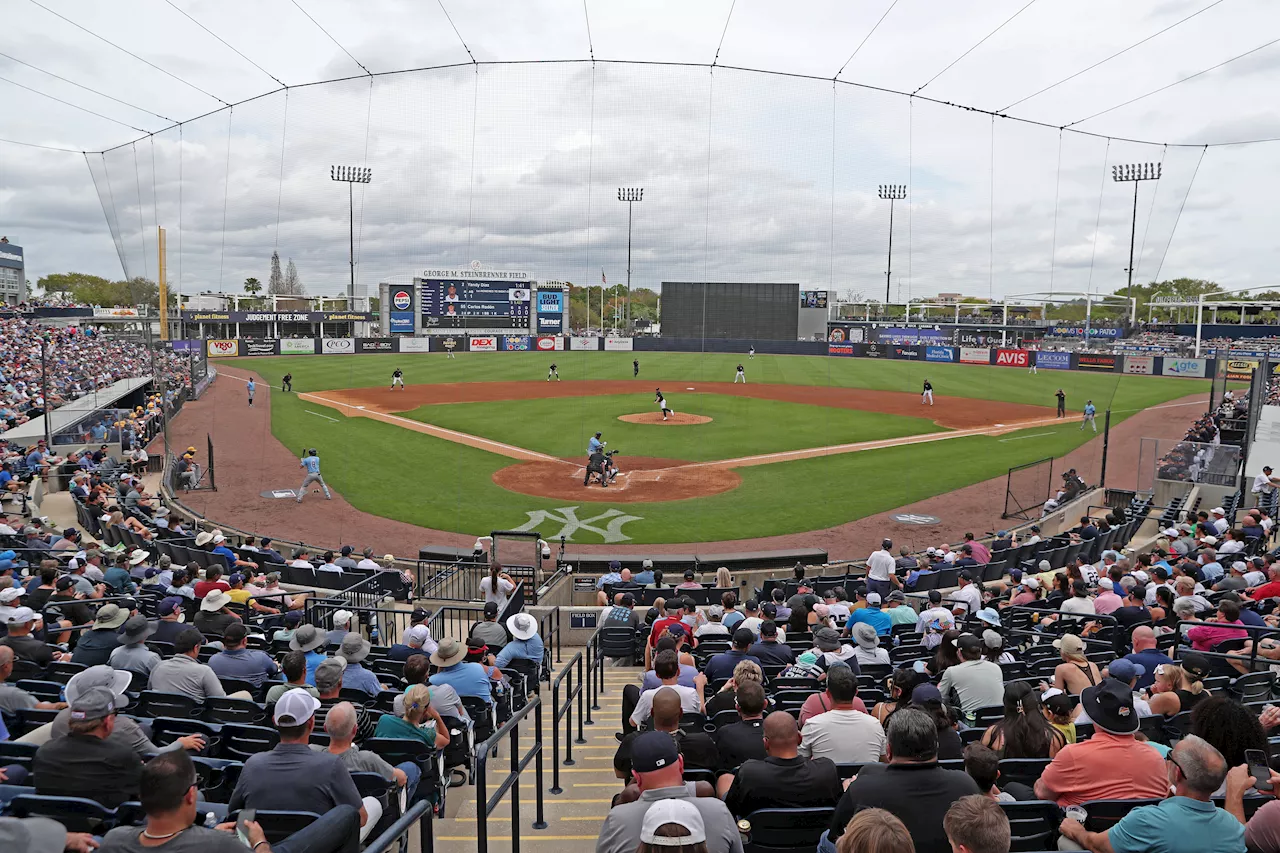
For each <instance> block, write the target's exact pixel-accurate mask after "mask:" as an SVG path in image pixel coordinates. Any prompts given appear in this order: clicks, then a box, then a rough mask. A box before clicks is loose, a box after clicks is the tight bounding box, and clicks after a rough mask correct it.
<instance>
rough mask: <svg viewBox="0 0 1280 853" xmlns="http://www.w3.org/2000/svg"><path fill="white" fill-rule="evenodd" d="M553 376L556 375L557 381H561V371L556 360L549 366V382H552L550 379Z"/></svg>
mask: <svg viewBox="0 0 1280 853" xmlns="http://www.w3.org/2000/svg"><path fill="white" fill-rule="evenodd" d="M552 376H554V377H555V378H556V381H557V382H559V381H560V371H559V370H557V369H556V363H555V362H554V361H553V362H551V366H550V367H548V368H547V381H548V382H550V381H551V377H552Z"/></svg>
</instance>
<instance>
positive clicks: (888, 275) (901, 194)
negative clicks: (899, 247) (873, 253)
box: [880, 184, 907, 309]
mask: <svg viewBox="0 0 1280 853" xmlns="http://www.w3.org/2000/svg"><path fill="white" fill-rule="evenodd" d="M906 197H907V185H906V184H881V185H880V198H882V199H885V200H887V201H888V202H889V264H888V266H887V267H886V268H885V271H884V306H885V308H886V309H887V308H888V307H889V286H890V282H891V281H892V277H893V203H894V202H895V201H901V200H902V199H904V198H906Z"/></svg>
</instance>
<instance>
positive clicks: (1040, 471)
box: [1001, 456, 1053, 519]
mask: <svg viewBox="0 0 1280 853" xmlns="http://www.w3.org/2000/svg"><path fill="white" fill-rule="evenodd" d="M1052 488H1053V457H1052V456H1050V457H1046V458H1044V459H1039V460H1037V461H1035V462H1028V463H1027V464H1025V465H1015V466H1014V467H1012V468H1010V469H1009V475H1008V478H1007V479H1006V480H1005V490H1004V515H1002V516H1001V518H1021V519H1029V518H1031V517H1032V516H1033V515H1034V514H1035V513H1036V511H1037V510H1039V509H1040V507H1042V506H1044V504H1045V501H1047V500H1049V498H1050V496H1051V493H1050V490H1051V489H1052Z"/></svg>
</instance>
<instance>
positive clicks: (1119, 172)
mask: <svg viewBox="0 0 1280 853" xmlns="http://www.w3.org/2000/svg"><path fill="white" fill-rule="evenodd" d="M1162 171H1163V164H1162V163H1126V164H1124V165H1120V166H1112V167H1111V180H1113V181H1115V182H1116V183H1124V182H1125V181H1130V182H1132V183H1133V223H1132V224H1131V225H1130V226H1129V268H1128V269H1127V270H1126V272H1127V273H1129V286H1128V290H1127V291H1126V292H1125V296H1127V297H1129V298H1130V299H1132V298H1133V241H1134V237H1135V236H1137V233H1138V184H1140V183H1142V182H1143V181H1158V180H1160V174H1161V172H1162ZM1135 319H1136V318H1135V317H1130V318H1129V322H1131V323H1132V322H1133V321H1134V320H1135Z"/></svg>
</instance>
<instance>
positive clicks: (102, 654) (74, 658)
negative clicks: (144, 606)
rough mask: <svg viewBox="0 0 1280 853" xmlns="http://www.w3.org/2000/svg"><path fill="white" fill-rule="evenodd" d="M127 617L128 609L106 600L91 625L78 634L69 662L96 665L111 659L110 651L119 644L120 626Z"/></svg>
mask: <svg viewBox="0 0 1280 853" xmlns="http://www.w3.org/2000/svg"><path fill="white" fill-rule="evenodd" d="M128 618H129V611H128V610H126V609H125V608H123V607H121V606H119V605H118V604H115V603H114V602H107V603H106V604H104V605H102V606H101V607H99V608H98V613H97V616H96V617H95V618H94V620H93V627H91V628H90V629H89V630H88V631H84V632H83V633H81V635H80V641H79V642H78V643H76V650H75V651H74V652H73V653H72V654H71V662H72V663H78V664H83V665H84V666H98V665H101V664H105V663H106V662H107V661H109V660H110V659H111V652H112V651H114V650H115V649H116V647H118V646H119V645H120V634H119V630H120V626H121V625H123V624H124V623H125V621H126V620H127V619H128Z"/></svg>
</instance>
